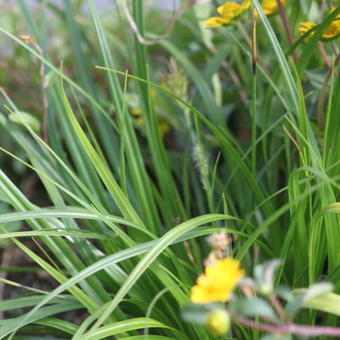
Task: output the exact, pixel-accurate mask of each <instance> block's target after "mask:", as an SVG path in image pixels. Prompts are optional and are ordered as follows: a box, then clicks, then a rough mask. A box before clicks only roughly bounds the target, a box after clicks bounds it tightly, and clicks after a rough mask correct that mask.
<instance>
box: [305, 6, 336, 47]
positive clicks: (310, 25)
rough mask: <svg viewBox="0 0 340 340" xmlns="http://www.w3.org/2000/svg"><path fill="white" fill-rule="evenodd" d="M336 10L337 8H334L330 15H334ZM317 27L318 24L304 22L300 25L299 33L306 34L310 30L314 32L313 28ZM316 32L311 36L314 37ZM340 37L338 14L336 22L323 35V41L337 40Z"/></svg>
mask: <svg viewBox="0 0 340 340" xmlns="http://www.w3.org/2000/svg"><path fill="white" fill-rule="evenodd" d="M334 10H335V8H333V9H332V10H331V11H330V13H332V12H333V11H334ZM315 26H317V25H316V23H314V22H310V21H307V22H302V23H301V24H300V27H299V32H300V33H301V34H305V33H306V32H309V31H310V30H312V28H314V27H315ZM314 33H315V32H312V33H311V35H314ZM339 35H340V14H338V15H337V16H336V18H335V20H333V21H332V22H331V23H330V24H329V25H328V26H327V27H326V29H325V31H324V32H323V33H322V40H325V41H327V40H331V39H334V38H336V37H337V36H339Z"/></svg>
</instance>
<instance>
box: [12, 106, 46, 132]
mask: <svg viewBox="0 0 340 340" xmlns="http://www.w3.org/2000/svg"><path fill="white" fill-rule="evenodd" d="M8 118H9V120H11V121H12V122H13V123H16V124H20V125H28V126H29V127H30V128H31V129H32V130H33V131H36V132H39V131H40V121H39V120H38V119H37V118H36V117H34V116H33V115H32V114H30V113H27V112H23V111H17V112H12V113H10V114H9V116H8Z"/></svg>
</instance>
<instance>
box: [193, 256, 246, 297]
mask: <svg viewBox="0 0 340 340" xmlns="http://www.w3.org/2000/svg"><path fill="white" fill-rule="evenodd" d="M242 276H244V271H243V269H241V268H240V263H239V261H237V260H235V259H233V258H230V257H227V258H224V259H218V260H216V261H215V262H214V263H212V264H209V265H207V266H206V267H205V273H204V274H202V275H200V276H199V277H198V279H197V282H196V285H195V286H193V287H192V290H191V297H190V299H191V301H192V302H193V303H210V302H217V301H220V302H226V301H228V300H229V299H230V295H231V292H232V291H233V289H234V288H235V287H236V284H237V282H238V281H239V279H240V278H241V277H242Z"/></svg>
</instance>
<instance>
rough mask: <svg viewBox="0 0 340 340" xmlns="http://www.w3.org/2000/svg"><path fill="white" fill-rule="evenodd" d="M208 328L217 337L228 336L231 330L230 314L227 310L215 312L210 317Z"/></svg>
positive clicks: (216, 310)
mask: <svg viewBox="0 0 340 340" xmlns="http://www.w3.org/2000/svg"><path fill="white" fill-rule="evenodd" d="M207 326H208V328H209V329H210V330H211V331H212V332H213V333H214V334H215V335H223V334H226V333H227V332H228V331H229V329H230V316H229V314H228V312H227V311H226V310H225V309H215V310H213V311H212V312H210V313H209V315H208V319H207Z"/></svg>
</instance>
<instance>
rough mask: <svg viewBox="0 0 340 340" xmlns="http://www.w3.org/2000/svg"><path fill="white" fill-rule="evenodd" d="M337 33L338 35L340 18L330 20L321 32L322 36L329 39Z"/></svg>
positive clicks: (339, 33) (339, 32)
mask: <svg viewBox="0 0 340 340" xmlns="http://www.w3.org/2000/svg"><path fill="white" fill-rule="evenodd" d="M338 35H340V18H339V19H336V20H334V21H332V22H331V23H330V24H329V25H328V26H327V28H326V30H325V32H324V33H323V34H322V38H323V39H325V40H330V39H334V38H336V37H337V36H338Z"/></svg>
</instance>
